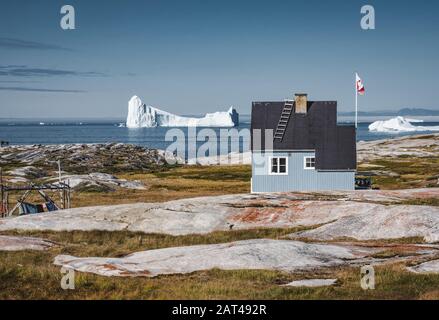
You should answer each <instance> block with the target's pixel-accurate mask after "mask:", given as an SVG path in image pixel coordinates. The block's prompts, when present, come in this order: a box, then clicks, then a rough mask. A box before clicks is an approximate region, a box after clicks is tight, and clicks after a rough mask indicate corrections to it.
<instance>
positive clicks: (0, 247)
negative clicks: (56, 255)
mask: <svg viewBox="0 0 439 320" xmlns="http://www.w3.org/2000/svg"><path fill="white" fill-rule="evenodd" d="M53 246H54V243H53V242H50V241H47V240H44V239H39V238H33V237H15V236H1V235H0V251H21V250H47V249H50V248H51V247H53Z"/></svg>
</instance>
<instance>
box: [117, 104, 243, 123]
mask: <svg viewBox="0 0 439 320" xmlns="http://www.w3.org/2000/svg"><path fill="white" fill-rule="evenodd" d="M237 125H239V114H238V112H236V110H235V109H234V108H233V107H230V109H229V110H228V111H224V112H214V113H207V114H206V115H205V116H204V117H202V118H190V117H182V116H178V115H175V114H172V113H169V112H166V111H163V110H160V109H157V108H155V107H152V106H147V105H146V104H144V103H143V102H142V100H141V99H140V98H139V97H138V96H133V97H132V98H131V99H130V101H129V102H128V116H127V122H126V126H127V128H153V127H234V126H237Z"/></svg>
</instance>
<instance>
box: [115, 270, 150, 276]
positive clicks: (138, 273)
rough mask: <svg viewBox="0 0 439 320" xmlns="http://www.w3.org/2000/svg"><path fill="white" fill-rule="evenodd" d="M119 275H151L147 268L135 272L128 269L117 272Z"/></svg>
mask: <svg viewBox="0 0 439 320" xmlns="http://www.w3.org/2000/svg"><path fill="white" fill-rule="evenodd" d="M119 275H121V276H125V277H151V272H149V271H148V270H142V271H137V272H129V271H122V272H121V273H119Z"/></svg>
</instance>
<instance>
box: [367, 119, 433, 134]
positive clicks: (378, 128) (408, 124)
mask: <svg viewBox="0 0 439 320" xmlns="http://www.w3.org/2000/svg"><path fill="white" fill-rule="evenodd" d="M415 122H423V120H415V119H407V118H404V117H396V118H392V119H390V120H385V121H375V122H374V123H372V124H370V125H369V131H373V132H394V133H398V132H415V131H439V126H414V125H413V124H412V123H415Z"/></svg>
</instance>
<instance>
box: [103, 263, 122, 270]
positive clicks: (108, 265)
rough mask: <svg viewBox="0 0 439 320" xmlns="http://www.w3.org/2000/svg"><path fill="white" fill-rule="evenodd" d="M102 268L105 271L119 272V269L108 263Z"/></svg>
mask: <svg viewBox="0 0 439 320" xmlns="http://www.w3.org/2000/svg"><path fill="white" fill-rule="evenodd" d="M102 267H103V268H105V269H107V270H120V269H119V268H118V267H116V266H115V265H113V264H109V263H106V264H103V265H102Z"/></svg>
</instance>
